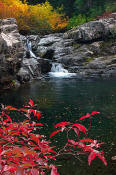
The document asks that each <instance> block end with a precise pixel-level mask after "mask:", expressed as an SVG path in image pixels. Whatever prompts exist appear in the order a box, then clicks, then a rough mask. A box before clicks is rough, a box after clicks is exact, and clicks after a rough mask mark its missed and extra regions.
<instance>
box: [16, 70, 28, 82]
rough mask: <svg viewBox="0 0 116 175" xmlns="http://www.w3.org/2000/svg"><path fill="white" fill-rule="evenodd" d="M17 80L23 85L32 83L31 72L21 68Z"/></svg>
mask: <svg viewBox="0 0 116 175" xmlns="http://www.w3.org/2000/svg"><path fill="white" fill-rule="evenodd" d="M17 79H18V81H20V82H21V83H25V82H28V81H30V79H31V77H30V73H29V71H28V70H26V69H25V68H23V67H22V68H20V70H19V72H18V73H17Z"/></svg>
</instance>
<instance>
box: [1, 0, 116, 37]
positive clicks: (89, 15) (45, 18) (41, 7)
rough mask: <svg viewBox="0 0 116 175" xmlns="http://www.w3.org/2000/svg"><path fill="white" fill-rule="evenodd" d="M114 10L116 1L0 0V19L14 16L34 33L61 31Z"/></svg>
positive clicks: (21, 25)
mask: <svg viewBox="0 0 116 175" xmlns="http://www.w3.org/2000/svg"><path fill="white" fill-rule="evenodd" d="M115 11H116V1H115V0H110V1H109V0H104V1H102V0H57V1H56V0H48V1H46V0H0V18H1V19H3V18H8V17H15V18H16V19H17V22H18V26H19V30H20V31H26V32H27V31H30V32H31V33H42V34H44V33H51V32H59V31H60V32H62V31H65V30H66V29H71V28H73V27H75V26H79V25H81V24H83V23H85V22H88V21H91V20H96V19H97V18H98V17H100V16H102V15H103V14H104V13H105V14H106V15H108V14H110V13H112V12H115Z"/></svg>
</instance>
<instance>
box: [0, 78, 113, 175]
mask: <svg viewBox="0 0 116 175" xmlns="http://www.w3.org/2000/svg"><path fill="white" fill-rule="evenodd" d="M29 98H32V99H33V100H34V101H36V102H37V103H38V104H39V109H40V110H41V111H42V113H43V118H42V119H40V120H41V122H42V123H44V124H45V125H46V126H47V125H49V128H47V127H46V129H44V132H45V133H46V135H49V134H50V132H52V131H53V125H54V124H56V123H58V122H60V121H71V122H74V121H75V120H78V119H79V117H81V116H82V115H85V114H86V113H87V112H92V111H93V110H94V111H95V110H96V111H99V112H100V115H99V116H96V117H95V118H94V119H93V120H92V129H91V131H90V133H89V137H90V138H95V139H98V140H99V141H103V142H105V145H104V146H102V147H103V150H104V152H105V156H106V159H107V161H108V166H107V167H105V166H104V165H103V164H102V162H101V160H98V159H96V160H95V161H93V162H92V165H91V167H89V166H88V165H87V158H86V156H84V157H83V156H82V158H81V161H79V160H75V159H74V158H72V157H71V156H67V157H65V158H62V159H59V162H58V163H59V164H62V165H63V166H62V167H60V171H61V175H115V174H116V161H112V160H111V157H112V156H115V155H116V81H88V82H79V81H77V80H76V79H47V80H44V81H41V82H37V81H35V82H33V83H32V84H28V85H24V86H23V87H21V88H19V89H15V90H10V91H5V92H0V103H3V104H6V105H13V106H15V107H21V106H22V105H23V104H24V102H26V101H27V99H29ZM15 117H16V118H17V116H15ZM83 124H85V125H86V126H87V125H88V122H87V120H86V121H85V122H84V123H83ZM41 132H42V131H41ZM54 139H55V137H54ZM64 140H65V139H64V137H63V136H60V138H59V139H58V138H57V139H56V140H54V144H58V145H61V143H63V142H64Z"/></svg>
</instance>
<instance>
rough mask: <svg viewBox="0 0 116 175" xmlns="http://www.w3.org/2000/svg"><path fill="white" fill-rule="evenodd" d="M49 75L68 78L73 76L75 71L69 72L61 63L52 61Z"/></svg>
mask: <svg viewBox="0 0 116 175" xmlns="http://www.w3.org/2000/svg"><path fill="white" fill-rule="evenodd" d="M49 75H50V76H52V77H61V78H69V77H72V76H75V75H76V74H75V73H69V72H68V70H66V69H64V68H63V66H62V64H61V63H52V68H51V72H49Z"/></svg>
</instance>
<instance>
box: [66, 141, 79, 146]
mask: <svg viewBox="0 0 116 175" xmlns="http://www.w3.org/2000/svg"><path fill="white" fill-rule="evenodd" d="M68 142H70V143H72V145H78V144H79V143H78V142H75V141H74V140H68Z"/></svg>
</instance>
